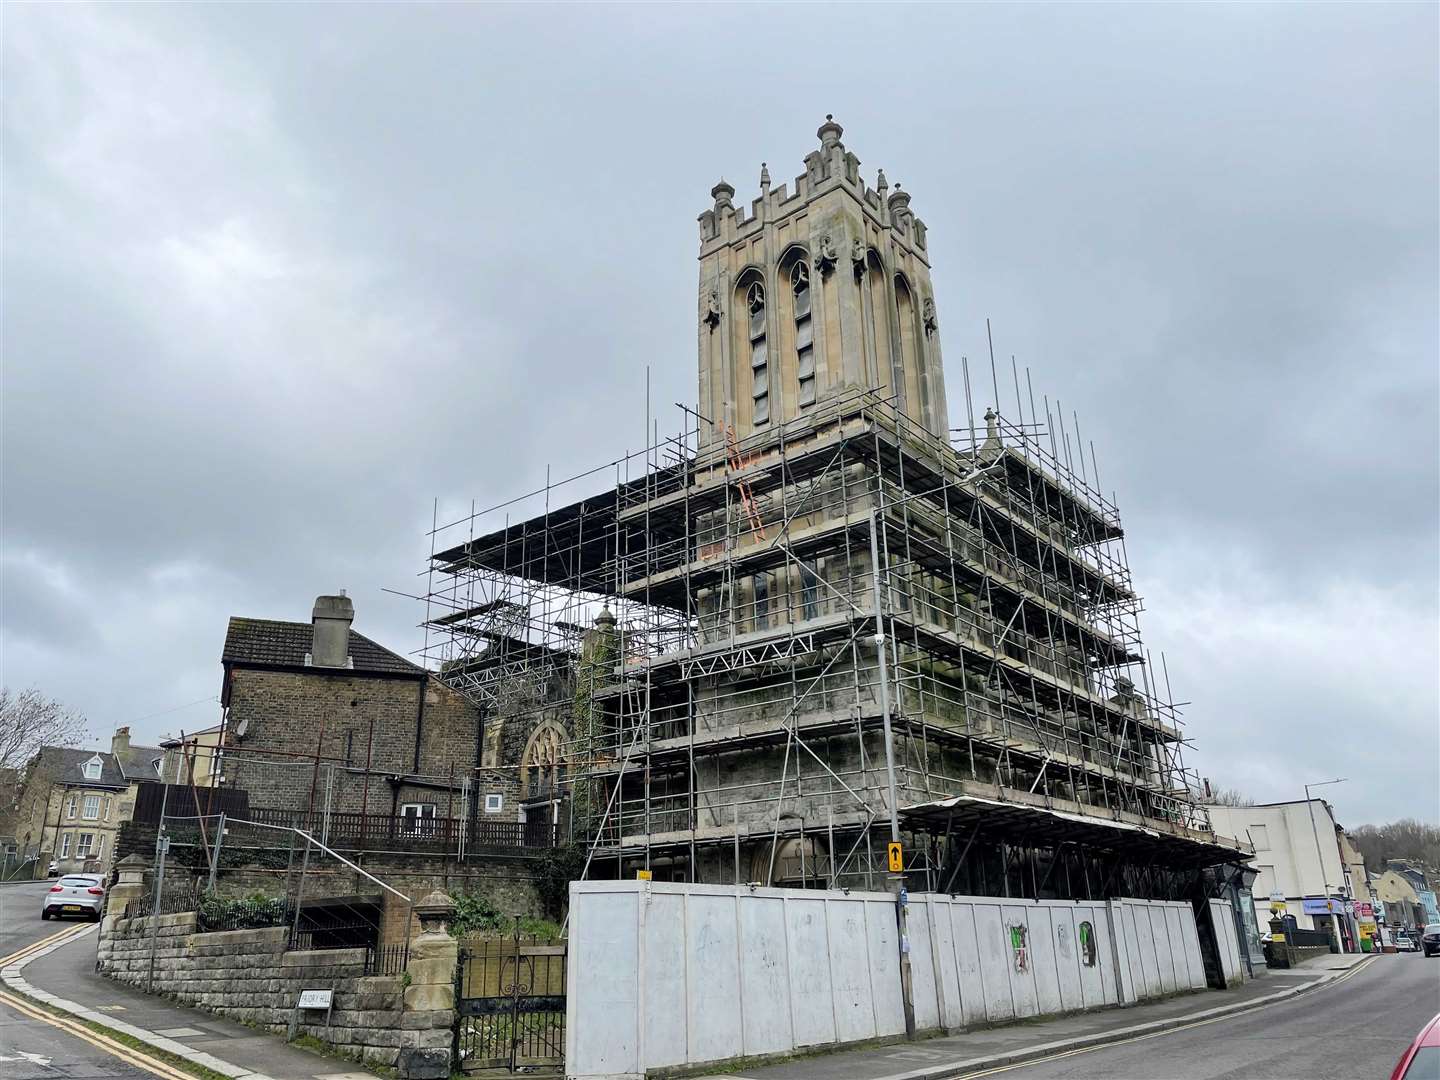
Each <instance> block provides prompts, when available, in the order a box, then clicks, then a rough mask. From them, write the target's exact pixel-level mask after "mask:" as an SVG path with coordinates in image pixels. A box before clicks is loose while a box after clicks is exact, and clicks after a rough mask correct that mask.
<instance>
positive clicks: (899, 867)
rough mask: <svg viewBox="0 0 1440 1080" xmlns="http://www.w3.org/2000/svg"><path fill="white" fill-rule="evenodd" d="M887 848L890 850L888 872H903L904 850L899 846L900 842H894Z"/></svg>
mask: <svg viewBox="0 0 1440 1080" xmlns="http://www.w3.org/2000/svg"><path fill="white" fill-rule="evenodd" d="M889 850H890V872H891V873H892V874H900V873H903V872H904V870H905V852H904V850H903V849H902V848H901V847H900V844H899V842H898V841H897V842H895V843H892V844H890V846H889Z"/></svg>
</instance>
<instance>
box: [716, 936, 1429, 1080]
mask: <svg viewBox="0 0 1440 1080" xmlns="http://www.w3.org/2000/svg"><path fill="white" fill-rule="evenodd" d="M1409 959H1410V954H1403V955H1397V956H1375V957H1371V956H1369V955H1365V954H1352V955H1331V956H1326V957H1320V958H1317V959H1316V960H1313V961H1311V962H1310V963H1309V964H1306V965H1304V966H1302V967H1300V968H1295V969H1291V970H1290V971H1285V972H1281V971H1271V972H1267V973H1266V974H1264V975H1262V976H1261V977H1260V978H1258V979H1255V980H1253V981H1251V982H1247V983H1245V984H1243V985H1242V986H1240V987H1238V988H1236V989H1233V990H1207V991H1202V992H1200V993H1196V994H1186V995H1183V996H1180V997H1174V998H1170V999H1168V1000H1165V1001H1157V1002H1153V1003H1150V1004H1144V1005H1137V1006H1134V1007H1131V1008H1127V1009H1109V1010H1105V1011H1102V1012H1090V1013H1079V1014H1076V1015H1072V1016H1064V1017H1057V1018H1055V1019H1049V1020H1041V1021H1027V1022H1023V1023H1019V1024H1012V1025H1008V1026H1005V1027H994V1028H984V1029H978V1030H973V1031H967V1032H964V1033H963V1034H958V1035H949V1036H944V1037H939V1038H931V1039H925V1040H922V1041H920V1042H914V1043H895V1044H891V1045H888V1046H881V1047H873V1048H870V1049H864V1050H850V1051H840V1052H835V1053H825V1054H822V1055H817V1056H814V1057H807V1058H799V1059H796V1060H792V1061H786V1062H782V1063H778V1064H775V1065H768V1066H764V1067H750V1068H742V1069H740V1070H739V1071H738V1072H731V1073H726V1074H723V1075H725V1076H728V1077H729V1078H730V1080H961V1078H964V1077H973V1076H984V1075H990V1074H991V1073H993V1072H998V1071H1003V1072H1005V1073H1006V1074H1007V1076H1014V1077H1016V1078H1017V1080H1030V1078H1031V1077H1035V1078H1039V1077H1067V1078H1069V1077H1094V1078H1095V1080H1120V1078H1122V1077H1130V1078H1134V1080H1200V1078H1206V1080H1209V1078H1215V1080H1221V1078H1225V1080H1239V1078H1242V1077H1243V1078H1245V1080H1252V1078H1255V1080H1258V1078H1271V1080H1291V1078H1293V1080H1331V1078H1333V1080H1360V1078H1368V1077H1384V1076H1387V1075H1388V1074H1389V1071H1390V1069H1391V1067H1392V1066H1393V1065H1394V1064H1395V1061H1396V1060H1397V1059H1398V1058H1399V1056H1400V1054H1401V1052H1402V1051H1403V1050H1404V1049H1405V1047H1406V1046H1407V1045H1408V1044H1409V1041H1410V1039H1411V1038H1413V1037H1414V1035H1415V1033H1416V1032H1418V1031H1419V1030H1420V1028H1421V1027H1423V1026H1424V1024H1425V1021H1426V1020H1428V1019H1429V1018H1430V1016H1431V1015H1433V1014H1434V1013H1435V1012H1436V1010H1437V1009H1440V962H1436V961H1432V962H1431V964H1430V966H1429V968H1426V967H1424V966H1423V965H1422V964H1419V963H1411V962H1407V961H1409ZM1312 994H1313V996H1312ZM1321 1015H1326V1016H1328V1017H1329V1019H1328V1022H1327V1023H1326V1024H1324V1025H1318V1024H1316V1023H1314V1022H1313V1021H1312V1020H1311V1018H1312V1017H1316V1016H1321ZM1366 1025H1371V1027H1370V1028H1369V1029H1367V1028H1366ZM1297 1027H1298V1028H1299V1029H1302V1030H1304V1031H1305V1032H1306V1034H1305V1035H1293V1036H1292V1035H1291V1034H1290V1032H1291V1031H1292V1030H1294V1029H1296V1028H1297ZM1277 1028H1278V1030H1279V1031H1280V1032H1281V1033H1283V1034H1284V1035H1285V1036H1286V1037H1287V1038H1286V1041H1285V1042H1284V1044H1283V1050H1282V1044H1281V1043H1279V1042H1277V1041H1276V1040H1275V1033H1276V1030H1277ZM1242 1036H1243V1037H1242ZM1247 1037H1248V1041H1247ZM1267 1038H1268V1040H1269V1041H1266V1040H1267ZM1277 1054H1278V1056H1277ZM1030 1062H1033V1064H1026V1063H1030ZM715 1075H717V1076H719V1075H722V1074H715Z"/></svg>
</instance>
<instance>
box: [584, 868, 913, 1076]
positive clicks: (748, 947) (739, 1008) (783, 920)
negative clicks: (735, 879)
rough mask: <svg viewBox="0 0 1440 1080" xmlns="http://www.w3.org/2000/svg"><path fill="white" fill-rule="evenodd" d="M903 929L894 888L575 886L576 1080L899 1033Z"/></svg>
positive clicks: (902, 1020) (640, 883)
mask: <svg viewBox="0 0 1440 1080" xmlns="http://www.w3.org/2000/svg"><path fill="white" fill-rule="evenodd" d="M898 933H899V931H898V928H897V927H896V923H895V902H894V898H893V897H891V896H889V895H888V894H885V893H854V892H852V893H849V894H846V893H844V892H839V891H836V892H829V891H827V892H816V891H802V890H795V889H761V888H757V889H754V890H751V889H749V888H746V887H738V888H737V887H733V886H724V885H691V884H680V883H668V882H644V881H583V882H573V883H572V884H571V886H570V941H571V946H570V971H569V974H568V979H567V982H568V986H569V993H568V998H567V1003H566V1008H567V1015H566V1072H567V1075H569V1076H572V1077H602V1076H603V1077H638V1076H642V1075H643V1074H644V1072H645V1071H646V1070H647V1069H656V1068H661V1067H665V1066H677V1065H697V1064H703V1063H705V1062H710V1061H718V1060H722V1059H726V1058H732V1057H737V1056H751V1055H758V1054H773V1053H783V1052H787V1051H790V1050H796V1049H799V1048H801V1047H805V1046H816V1045H825V1044H829V1043H843V1042H850V1041H853V1040H857V1039H871V1038H875V1037H878V1036H889V1035H901V1034H903V1033H904V1031H905V1015H904V1007H903V1005H902V1002H901V998H900V960H899V940H898ZM923 961H924V963H926V964H929V963H931V961H930V956H929V945H928V938H927V946H926V954H925V956H924V957H923ZM931 997H932V1000H934V994H933V975H932V994H931Z"/></svg>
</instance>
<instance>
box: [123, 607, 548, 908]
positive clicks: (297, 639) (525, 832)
mask: <svg viewBox="0 0 1440 1080" xmlns="http://www.w3.org/2000/svg"><path fill="white" fill-rule="evenodd" d="M354 615H355V611H354V605H353V603H352V602H351V600H350V599H349V598H348V597H346V596H344V595H339V596H321V597H319V598H317V599H316V601H315V604H314V607H313V610H312V612H311V620H310V622H308V623H305V622H298V621H286V620H276V619H253V618H242V617H233V618H231V619H230V622H229V626H228V628H227V631H226V636H225V645H224V649H223V652H222V654H221V663H222V666H223V669H224V675H223V681H222V686H221V694H220V700H221V705H222V707H223V721H222V724H221V728H222V732H221V735H220V737H219V738H218V739H217V740H216V744H217V745H216V746H215V747H214V748H213V749H209V750H207V749H206V748H203V747H200V746H195V747H190V746H182V745H180V743H179V742H178V741H177V742H176V744H175V745H174V746H173V747H171V748H170V749H171V751H172V753H178V754H187V753H188V754H193V755H195V760H196V762H197V767H196V768H195V769H194V776H195V786H196V794H195V796H194V797H193V798H192V796H190V795H189V794H186V795H184V796H183V797H182V800H181V801H182V802H183V804H184V805H185V806H186V807H187V808H188V807H190V806H191V805H193V804H194V802H195V801H196V800H198V805H199V807H200V809H201V811H202V812H203V813H210V814H213V813H216V812H218V811H219V810H220V809H225V810H226V811H227V812H228V813H229V814H231V816H232V818H240V817H241V816H242V814H243V817H244V818H246V819H248V820H252V821H258V822H264V823H267V824H272V825H276V826H294V827H298V828H302V829H305V830H306V831H308V832H310V833H311V834H312V835H314V836H315V837H316V838H317V839H321V840H322V841H323V842H325V843H326V844H327V845H328V846H330V847H332V848H334V849H335V850H336V851H339V852H341V853H343V854H345V855H346V857H348V858H352V859H353V860H354V861H356V862H357V863H359V864H361V865H364V866H365V867H366V868H367V869H369V870H370V871H371V872H373V873H375V874H377V875H378V876H380V877H381V878H382V879H383V880H385V881H387V882H388V883H391V884H392V885H394V886H395V887H397V888H401V889H402V890H404V891H407V892H409V891H415V892H416V893H417V895H423V894H424V893H425V892H428V891H429V890H430V889H432V888H436V887H444V888H450V889H452V890H456V891H477V892H483V893H486V894H488V895H491V896H492V898H493V899H495V900H496V901H497V902H498V903H503V904H504V905H506V907H505V910H516V909H517V908H518V909H524V908H530V909H534V908H536V906H537V904H536V899H535V893H534V891H533V888H532V887H531V876H532V870H533V867H534V863H535V860H537V859H538V858H540V857H541V856H542V855H543V853H544V852H545V851H547V850H549V849H551V848H553V847H554V846H555V845H557V844H563V843H564V842H565V841H566V840H567V838H568V826H569V820H568V814H567V813H566V803H567V800H566V799H565V798H564V797H563V795H562V794H561V792H562V791H563V790H564V788H563V784H562V780H563V764H562V762H561V757H562V752H561V747H562V746H563V745H564V744H565V743H566V742H567V741H568V739H569V734H568V721H569V707H570V699H571V697H572V695H573V690H572V689H571V687H570V686H569V685H568V684H566V685H558V684H557V685H555V686H551V687H545V688H540V689H539V690H537V691H535V692H538V693H542V696H544V697H545V698H546V700H548V701H550V702H552V703H553V704H552V705H550V706H549V707H545V708H538V709H537V708H536V707H535V703H534V702H533V701H531V700H529V695H527V694H526V693H525V692H523V689H524V688H517V689H516V692H515V694H513V695H510V696H509V697H508V698H507V700H506V701H505V702H502V703H498V704H497V705H496V706H495V707H494V708H490V709H485V708H481V707H479V706H477V705H476V704H475V703H474V702H472V701H471V700H470V699H468V698H467V697H465V696H462V695H461V694H460V693H458V692H457V691H455V690H454V689H452V688H451V687H450V686H448V685H446V684H445V683H444V682H442V681H441V680H440V678H438V677H437V676H436V674H435V673H433V672H430V671H427V670H426V669H425V668H423V667H421V666H419V665H417V664H415V663H412V662H411V661H410V660H408V659H407V658H405V657H404V656H401V655H399V654H397V653H395V652H392V651H391V650H389V649H387V648H385V647H384V646H382V645H379V644H377V643H376V642H375V641H373V640H371V639H370V638H368V637H366V636H364V635H363V634H360V633H357V632H356V631H355V630H354V629H353V622H354ZM560 681H561V682H563V681H564V680H563V679H561V680H560ZM206 753H208V754H209V757H208V759H207V760H206V761H205V762H204V767H203V768H201V767H198V762H199V757H200V755H202V754H206ZM177 775H178V773H177ZM187 775H189V774H188V773H187ZM187 786H189V785H188V783H187ZM173 805H175V803H174V801H173V800H172V806H173ZM228 835H230V834H227V836H228ZM240 835H245V836H246V839H244V840H236V839H235V837H238V836H240ZM266 838H267V839H268V838H269V834H266ZM255 842H256V840H255V837H254V835H251V834H247V833H245V832H244V831H243V830H242V831H239V832H237V833H236V834H235V836H232V837H231V838H230V839H229V840H227V846H228V844H230V843H237V844H238V845H239V846H249V845H250V844H252V843H255ZM280 842H281V843H283V842H284V841H280ZM142 845H143V841H139V840H138V839H137V849H138V848H139V846H142ZM297 859H298V855H297ZM314 865H315V864H314V863H313V861H312V863H311V866H312V869H313V868H314ZM228 873H229V876H230V877H232V878H233V879H234V882H240V881H242V880H249V879H246V878H244V876H243V873H242V871H241V868H239V867H232V868H230V870H229V871H228ZM244 873H251V874H252V876H253V875H256V874H258V875H259V877H255V879H254V882H253V883H252V885H253V887H259V886H260V882H261V879H262V878H267V876H275V875H273V874H270V873H269V871H264V870H260V869H253V870H251V871H244ZM341 878H344V879H345V880H347V881H349V880H350V879H349V878H347V877H346V876H345V875H344V874H343V873H342V874H340V875H339V877H337V880H340V879H341ZM276 880H277V882H278V877H277V878H276ZM351 884H352V885H353V884H354V882H353V881H352V882H351Z"/></svg>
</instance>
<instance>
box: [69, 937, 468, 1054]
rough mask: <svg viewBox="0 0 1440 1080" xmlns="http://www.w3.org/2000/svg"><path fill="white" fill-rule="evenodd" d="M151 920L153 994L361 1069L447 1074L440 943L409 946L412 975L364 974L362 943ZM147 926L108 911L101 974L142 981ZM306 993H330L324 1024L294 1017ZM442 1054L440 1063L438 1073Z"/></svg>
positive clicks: (449, 1012)
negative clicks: (327, 945)
mask: <svg viewBox="0 0 1440 1080" xmlns="http://www.w3.org/2000/svg"><path fill="white" fill-rule="evenodd" d="M158 918H159V937H158V949H157V952H156V962H155V984H154V989H155V991H156V992H158V993H161V994H163V995H164V996H166V997H169V998H173V999H174V1000H176V1001H178V1002H180V1003H181V1004H184V1005H190V1006H194V1007H197V1008H201V1009H204V1010H206V1011H208V1012H212V1013H215V1014H217V1015H220V1016H225V1017H229V1018H230V1019H233V1020H238V1021H241V1022H243V1023H246V1024H250V1025H252V1026H255V1027H259V1028H263V1029H265V1030H267V1031H272V1032H276V1033H282V1032H290V1033H291V1034H292V1036H293V1035H309V1036H312V1037H314V1038H316V1039H319V1040H321V1041H322V1042H325V1043H327V1044H328V1045H329V1046H331V1047H332V1048H333V1049H334V1050H336V1051H337V1052H338V1053H341V1054H344V1055H345V1056H347V1057H351V1058H353V1059H355V1060H358V1061H362V1062H364V1063H365V1064H367V1065H384V1066H389V1067H399V1068H400V1070H401V1072H402V1074H404V1075H408V1076H417V1077H418V1076H427V1075H442V1076H443V1075H445V1074H446V1073H447V1072H448V1064H449V1047H450V1044H451V1033H452V1028H453V1025H454V1011H453V1010H454V1000H453V991H450V992H449V993H450V994H451V996H449V997H447V996H446V989H445V988H446V986H447V985H448V982H447V980H453V972H454V956H453V952H452V953H451V954H450V956H449V969H448V971H446V970H445V963H446V960H445V955H446V954H445V951H444V949H443V948H441V949H439V950H438V951H437V949H436V948H435V947H434V946H433V945H432V946H431V947H429V948H427V949H422V950H419V953H420V954H422V955H419V956H417V955H416V950H415V949H414V947H413V946H412V960H411V963H412V964H413V965H414V966H415V967H416V969H417V970H416V972H415V973H414V974H413V975H412V978H411V979H410V980H408V981H407V980H406V979H405V978H403V977H402V976H400V975H389V976H368V977H367V976H366V975H365V974H364V965H365V950H364V949H324V950H309V951H303V952H302V951H287V950H286V948H285V943H286V939H287V935H288V930H287V928H285V927H274V928H269V929H263V930H231V931H225V932H221V933H197V932H196V929H195V925H196V924H195V913H194V912H186V913H183V914H178V915H161V916H159V917H158ZM150 930H151V919H150V918H140V919H127V918H120V917H117V916H115V915H108V916H106V918H105V919H104V920H103V922H102V924H101V930H100V946H99V958H98V959H99V967H100V971H101V973H102V974H103V975H106V976H108V977H110V978H113V979H116V980H118V981H120V982H124V983H129V984H131V985H134V986H141V987H143V986H144V985H145V982H146V977H147V972H148V970H149V961H150ZM442 944H443V943H442ZM431 969H433V970H431ZM407 974H410V973H409V972H407ZM431 983H435V984H436V986H431ZM304 989H330V990H333V991H334V992H335V994H334V1007H333V1009H332V1011H331V1013H330V1016H329V1023H328V1024H327V1023H326V1016H325V1014H324V1013H323V1012H318V1011H317V1012H310V1011H307V1012H305V1013H300V1014H298V1016H297V1012H296V1009H295V1004H296V1001H297V1000H298V998H299V995H300V991H301V990H304ZM412 991H414V992H413V993H412ZM411 999H413V1001H412V1000H411ZM407 1001H408V1002H410V1004H407ZM412 1006H413V1007H412ZM297 1019H298V1021H299V1022H298V1023H297ZM441 1056H443V1058H444V1062H443V1065H444V1069H443V1071H438V1072H437V1071H436V1069H437V1068H438V1065H437V1062H438V1059H439V1058H440V1057H441ZM426 1063H428V1066H429V1067H428V1068H427V1066H426Z"/></svg>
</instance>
